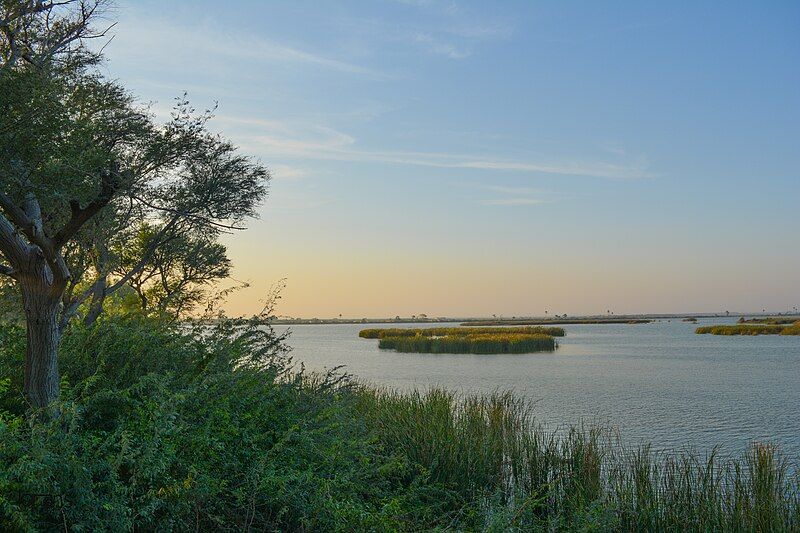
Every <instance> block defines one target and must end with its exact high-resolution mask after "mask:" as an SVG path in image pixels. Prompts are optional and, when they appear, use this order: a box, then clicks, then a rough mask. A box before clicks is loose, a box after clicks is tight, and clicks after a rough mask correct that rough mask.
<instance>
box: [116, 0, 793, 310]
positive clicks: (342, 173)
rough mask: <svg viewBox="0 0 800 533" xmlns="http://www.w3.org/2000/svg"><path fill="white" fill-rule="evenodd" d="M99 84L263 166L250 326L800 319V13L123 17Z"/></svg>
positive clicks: (306, 10) (698, 7)
mask: <svg viewBox="0 0 800 533" xmlns="http://www.w3.org/2000/svg"><path fill="white" fill-rule="evenodd" d="M106 17H107V18H108V20H109V22H111V21H116V22H117V25H116V26H115V27H114V29H113V31H112V33H114V34H115V37H114V38H113V40H112V41H111V42H110V43H108V45H107V46H106V48H105V52H106V55H107V58H108V62H107V64H106V65H105V66H104V70H105V71H106V73H107V74H108V75H109V76H111V77H113V78H117V79H119V80H120V81H121V82H122V83H123V84H124V85H125V86H126V87H128V88H129V89H130V90H131V91H132V93H134V94H135V95H137V96H138V97H139V98H140V99H141V100H142V101H145V102H152V108H153V111H154V113H156V115H157V116H167V115H168V112H169V109H170V107H171V105H172V103H173V101H174V98H175V97H177V96H180V95H181V94H183V92H184V91H186V92H187V93H188V96H189V98H190V100H191V101H192V103H193V104H194V105H195V106H196V107H197V108H198V109H205V108H207V107H209V106H212V105H213V104H214V102H218V106H219V107H218V109H217V111H216V118H215V119H214V121H213V122H212V128H213V129H215V130H217V131H220V132H221V133H222V134H223V135H224V136H226V137H228V138H230V139H231V140H233V141H234V142H235V143H237V144H238V145H239V146H240V147H241V150H242V151H243V152H244V153H246V154H250V155H252V156H253V157H255V158H257V159H258V160H260V161H261V162H263V163H264V164H265V165H266V166H268V167H269V168H270V169H271V171H272V175H273V180H272V182H271V190H270V195H269V198H268V199H267V200H266V202H265V203H264V204H263V205H262V206H261V208H260V210H259V212H260V217H259V219H258V220H254V221H251V222H250V224H249V229H248V230H246V231H244V232H240V233H236V234H235V235H231V236H227V237H225V243H226V244H227V245H228V247H229V254H230V256H231V258H232V260H233V261H234V264H235V272H234V277H235V278H236V279H237V280H241V281H246V282H248V283H249V284H250V286H249V288H247V289H244V290H241V291H239V292H237V293H235V294H234V295H233V296H232V297H231V298H230V300H229V302H228V305H227V308H228V311H230V312H232V313H234V314H252V313H254V312H256V311H258V310H259V309H260V306H261V302H262V301H263V298H264V297H265V296H266V295H267V293H268V292H269V290H270V287H271V286H273V285H274V284H275V283H278V282H279V281H280V280H282V279H285V282H286V288H285V289H284V290H283V293H282V298H281V300H280V302H279V306H278V309H277V311H278V313H279V314H281V315H286V316H295V317H319V318H324V317H334V316H338V315H340V314H341V315H342V316H344V317H354V318H360V317H381V316H395V315H401V316H410V315H412V314H420V313H425V314H427V315H428V316H459V317H464V316H489V315H493V314H496V315H498V316H530V315H543V314H545V311H547V312H548V313H549V314H551V315H552V314H563V313H568V314H570V315H576V314H605V313H607V312H609V311H611V312H614V313H616V314H622V313H682V312H712V311H724V310H729V311H731V312H737V311H760V310H761V309H767V310H770V311H787V310H790V309H791V308H792V307H794V306H800V274H799V273H800V246H798V244H799V243H800V239H798V233H800V232H799V231H798V230H800V187H798V185H800V31H798V30H797V29H798V28H800V3H798V2H779V1H769V2H755V1H753V2H735V3H734V2H677V3H676V2H624V1H613V2H591V1H586V2H571V1H553V2H545V1H539V2H529V1H520V2H513V1H498V2H479V1H475V2H469V1H462V0H443V1H438V0H395V1H390V0H374V1H363V2H361V1H358V2H357V1H348V0H337V1H324V0H320V1H313V2H311V1H308V2H303V1H274V2H262V1H241V0H230V1H227V2H219V1H217V0H193V1H188V0H173V1H171V2H163V1H157V2H156V1H153V2H150V1H147V0H136V1H132V0H130V1H125V0H119V1H118V3H117V5H116V6H115V7H114V9H113V10H112V11H111V12H109V13H107V14H106Z"/></svg>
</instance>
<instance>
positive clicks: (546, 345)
mask: <svg viewBox="0 0 800 533" xmlns="http://www.w3.org/2000/svg"><path fill="white" fill-rule="evenodd" d="M556 346H557V344H556V342H555V339H554V338H553V337H551V336H550V335H544V334H541V333H537V334H532V335H531V334H520V333H517V334H500V335H490V334H477V335H446V336H444V337H425V336H421V335H417V336H414V337H409V336H405V337H381V339H380V341H379V343H378V347H379V348H381V349H383V350H396V351H398V352H405V353H472V354H500V353H531V352H545V351H550V352H552V351H553V350H555V349H556Z"/></svg>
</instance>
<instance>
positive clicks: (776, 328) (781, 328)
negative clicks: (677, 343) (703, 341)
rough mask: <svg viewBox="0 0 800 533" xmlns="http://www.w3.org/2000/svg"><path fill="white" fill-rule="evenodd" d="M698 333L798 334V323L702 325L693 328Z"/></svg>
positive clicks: (799, 327) (799, 328)
mask: <svg viewBox="0 0 800 533" xmlns="http://www.w3.org/2000/svg"><path fill="white" fill-rule="evenodd" d="M695 333H698V334H700V335H703V334H707V333H710V334H711V335H800V325H798V322H795V324H794V325H793V326H785V325H778V324H743V323H740V324H736V325H733V326H702V327H699V328H697V329H696V330H695Z"/></svg>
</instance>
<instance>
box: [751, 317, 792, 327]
mask: <svg viewBox="0 0 800 533" xmlns="http://www.w3.org/2000/svg"><path fill="white" fill-rule="evenodd" d="M797 322H800V317H796V316H789V317H774V316H773V317H765V318H744V317H741V318H740V319H739V324H773V325H791V324H796V323H797Z"/></svg>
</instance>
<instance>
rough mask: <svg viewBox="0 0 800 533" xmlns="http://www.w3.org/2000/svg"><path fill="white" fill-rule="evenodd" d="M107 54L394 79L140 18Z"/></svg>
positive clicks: (287, 48) (254, 39)
mask: <svg viewBox="0 0 800 533" xmlns="http://www.w3.org/2000/svg"><path fill="white" fill-rule="evenodd" d="M107 52H108V54H109V55H110V56H111V57H112V58H116V57H120V56H122V57H129V56H134V55H135V56H136V57H139V58H150V59H152V58H158V61H159V63H160V64H162V65H170V64H175V65H185V64H186V62H187V61H190V64H192V65H195V66H197V65H198V63H202V64H205V65H209V64H212V63H215V62H216V63H220V62H222V63H225V62H248V63H250V64H251V65H252V64H265V63H266V64H270V63H271V64H280V63H285V64H305V65H309V66H314V67H319V68H324V69H328V70H332V71H338V72H342V73H348V74H359V75H365V76H370V77H378V78H390V77H391V76H388V75H386V74H385V73H381V72H376V71H374V70H372V69H370V68H367V67H364V66H361V65H357V64H354V63H351V62H349V61H347V60H342V59H339V58H335V57H330V56H329V55H327V54H324V53H320V52H317V51H313V50H307V49H303V48H300V47H297V46H292V45H289V44H286V43H281V42H277V41H275V40H271V39H266V38H264V37H261V36H259V35H255V34H248V33H242V32H240V31H238V30H237V31H236V32H229V31H222V30H220V29H218V28H217V27H216V26H215V25H212V24H205V25H202V26H196V25H194V26H191V27H189V26H182V25H180V24H176V23H174V22H172V21H168V20H164V19H157V18H153V17H150V16H148V17H147V18H146V19H145V18H143V17H140V16H138V15H136V14H133V15H131V16H129V17H126V18H124V19H123V20H122V21H121V22H120V24H119V25H118V26H116V27H115V38H114V40H113V41H112V43H111V44H110V45H109V47H108V49H107Z"/></svg>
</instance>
